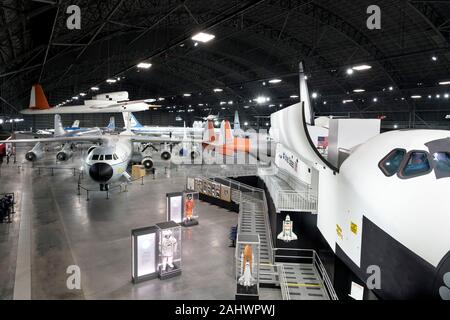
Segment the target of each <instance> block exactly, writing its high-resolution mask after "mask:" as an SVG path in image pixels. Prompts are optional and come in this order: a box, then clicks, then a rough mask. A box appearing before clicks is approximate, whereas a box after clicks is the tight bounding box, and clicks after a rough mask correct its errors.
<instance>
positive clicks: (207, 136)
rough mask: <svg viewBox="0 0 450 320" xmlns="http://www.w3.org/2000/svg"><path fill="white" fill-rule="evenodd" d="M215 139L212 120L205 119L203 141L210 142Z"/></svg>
mask: <svg viewBox="0 0 450 320" xmlns="http://www.w3.org/2000/svg"><path fill="white" fill-rule="evenodd" d="M215 141H216V135H215V134H214V124H213V122H212V120H207V121H206V126H205V129H204V130H203V142H204V143H212V142H215Z"/></svg>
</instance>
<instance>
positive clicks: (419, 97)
mask: <svg viewBox="0 0 450 320" xmlns="http://www.w3.org/2000/svg"><path fill="white" fill-rule="evenodd" d="M411 98H412V99H422V96H420V95H413V96H411Z"/></svg>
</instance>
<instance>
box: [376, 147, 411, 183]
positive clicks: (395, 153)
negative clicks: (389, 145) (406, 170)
mask: <svg viewBox="0 0 450 320" xmlns="http://www.w3.org/2000/svg"><path fill="white" fill-rule="evenodd" d="M405 154H406V150H404V149H395V150H392V151H391V152H390V153H389V154H388V155H387V156H386V157H384V158H383V160H381V161H380V163H379V164H378V166H379V167H380V169H381V171H383V173H384V174H385V175H386V176H387V177H391V176H393V175H394V174H396V173H397V171H398V169H399V168H400V165H401V163H402V161H403V158H404V157H405Z"/></svg>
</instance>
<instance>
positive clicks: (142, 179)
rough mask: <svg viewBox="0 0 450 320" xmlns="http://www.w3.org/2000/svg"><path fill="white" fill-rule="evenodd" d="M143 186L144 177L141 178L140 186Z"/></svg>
mask: <svg viewBox="0 0 450 320" xmlns="http://www.w3.org/2000/svg"><path fill="white" fill-rule="evenodd" d="M143 185H144V177H141V186H143Z"/></svg>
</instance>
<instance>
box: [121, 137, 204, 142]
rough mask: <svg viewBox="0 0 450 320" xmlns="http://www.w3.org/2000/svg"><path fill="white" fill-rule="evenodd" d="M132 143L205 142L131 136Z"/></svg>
mask: <svg viewBox="0 0 450 320" xmlns="http://www.w3.org/2000/svg"><path fill="white" fill-rule="evenodd" d="M130 138H131V141H133V142H155V143H175V144H176V143H183V142H186V143H202V142H203V140H198V139H177V138H161V137H151V136H141V135H136V136H131V137H130Z"/></svg>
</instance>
